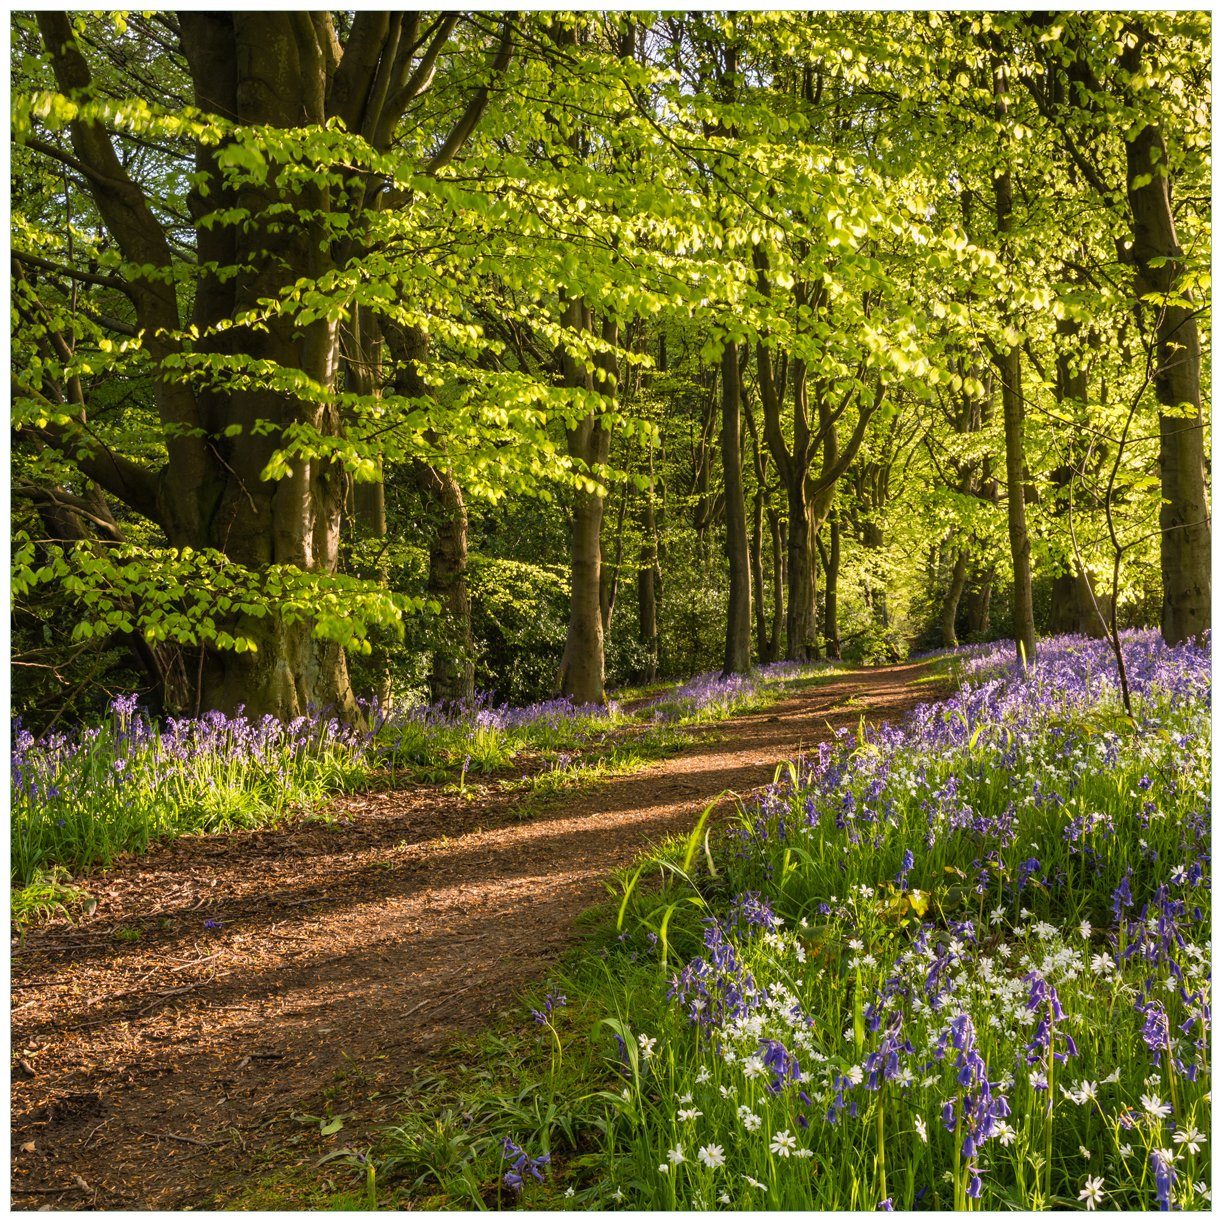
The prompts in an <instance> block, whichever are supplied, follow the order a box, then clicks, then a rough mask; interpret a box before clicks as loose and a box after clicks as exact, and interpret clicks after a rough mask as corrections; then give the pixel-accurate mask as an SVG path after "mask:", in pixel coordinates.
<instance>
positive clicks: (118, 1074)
mask: <svg viewBox="0 0 1222 1222" xmlns="http://www.w3.org/2000/svg"><path fill="white" fill-rule="evenodd" d="M929 676H930V668H929V665H928V664H921V663H908V664H904V665H898V666H890V667H880V668H875V669H869V670H857V671H851V672H848V673H845V674H841V675H838V676H836V677H833V678H828V679H824V680H821V681H816V682H812V683H808V684H805V685H802V686H799V687H797V688H795V689H794V690H793V692H792V694H789V695H787V696H786V697H785V698H784V699H782V700H781V701H780V702H778V703H776V704H773V705H771V706H770V707H769V708H767V709H765V710H763V711H762V712H759V713H754V714H749V715H746V716H742V717H737V718H734V719H733V720H730V721H726V722H721V723H718V724H716V725H713V726H710V727H709V728H708V729H707V731H703V732H701V738H700V741H699V742H698V743H697V744H696V745H695V746H693V747H692V748H690V749H687V750H685V751H684V752H683V753H682V754H681V755H677V756H675V757H673V758H671V759H668V760H666V761H664V762H660V763H656V764H653V765H650V766H649V767H648V768H646V769H643V770H641V771H638V772H634V773H631V774H628V775H624V776H619V777H614V778H611V779H609V780H605V781H600V782H599V783H598V784H596V785H591V786H588V787H583V788H578V789H575V790H573V791H572V792H569V793H564V794H562V795H561V796H560V798H559V799H557V800H556V801H555V802H553V803H551V804H549V805H548V806H547V808H546V809H544V810H543V811H542V812H540V813H535V814H532V815H531V816H530V817H529V818H526V819H524V818H523V817H522V813H521V811H520V809H519V808H520V805H521V796H520V794H515V793H513V792H511V791H505V790H500V791H498V790H497V788H496V787H495V786H493V787H490V789H489V790H487V791H485V792H483V793H481V794H480V795H479V796H478V797H476V798H474V799H472V798H471V797H470V796H469V795H468V796H466V797H464V796H461V795H459V794H457V793H452V792H451V793H446V792H443V791H442V790H441V789H440V788H439V787H436V786H427V785H415V786H411V787H409V788H403V789H397V790H391V791H387V792H368V793H362V794H356V795H349V796H345V797H341V798H337V799H336V800H335V803H334V808H333V813H334V814H336V815H338V816H339V817H338V818H337V819H336V820H335V821H333V822H319V821H312V820H300V821H297V822H295V823H290V824H288V825H286V826H282V827H280V828H277V829H268V830H263V831H253V832H229V833H225V834H222V835H215V836H189V837H183V838H181V839H179V840H176V841H173V842H171V843H169V844H166V845H162V846H160V847H158V848H156V849H155V850H154V851H152V852H150V853H149V854H147V855H145V856H142V857H132V858H128V859H124V860H122V861H120V862H118V863H116V864H115V865H114V866H112V868H111V869H110V870H109V871H106V872H104V873H102V874H100V875H98V876H97V877H96V878H94V879H93V880H91V881H90V883H89V884H87V885H88V889H89V891H90V893H91V894H92V895H93V896H95V897H96V898H97V900H98V905H97V910H96V912H95V913H94V914H93V916H92V917H90V918H89V919H87V920H83V921H79V920H78V921H77V923H69V922H68V921H67V920H62V919H61V920H55V921H51V922H48V923H46V924H44V925H42V926H40V927H38V928H36V929H33V930H28V931H27V932H26V934H25V936H24V938H21V939H15V941H14V948H13V950H14V955H13V961H12V965H13V966H12V1006H13V1011H12V1029H13V1042H12V1056H13V1071H12V1072H13V1095H12V1108H13V1129H12V1149H13V1163H12V1166H13V1205H14V1207H15V1208H17V1209H39V1208H47V1207H49V1208H52V1209H81V1208H111V1209H115V1208H136V1209H180V1208H185V1207H191V1206H195V1207H198V1206H201V1205H204V1206H206V1205H210V1204H211V1205H214V1206H216V1205H223V1204H224V1202H225V1201H226V1200H227V1199H231V1198H232V1197H233V1195H234V1193H235V1192H237V1191H238V1190H239V1189H240V1188H241V1187H242V1185H243V1184H244V1183H245V1182H246V1181H247V1178H248V1177H249V1176H250V1175H251V1174H252V1172H254V1173H256V1174H257V1172H258V1170H259V1168H261V1167H262V1168H267V1167H268V1166H269V1163H271V1162H277V1161H278V1162H280V1163H284V1162H289V1163H301V1164H303V1165H305V1164H308V1163H313V1162H315V1161H316V1160H317V1159H318V1158H319V1157H320V1156H321V1155H322V1154H324V1153H326V1152H327V1151H328V1150H329V1149H333V1148H336V1146H337V1144H338V1145H343V1146H349V1145H353V1144H359V1141H360V1137H361V1135H362V1133H368V1131H369V1130H370V1128H371V1127H372V1126H374V1125H376V1124H378V1123H381V1122H385V1121H389V1120H393V1119H394V1117H395V1116H396V1114H397V1113H396V1103H397V1096H398V1093H399V1092H402V1091H403V1090H404V1089H405V1088H406V1087H408V1086H409V1085H410V1083H411V1081H412V1080H413V1077H414V1076H415V1074H416V1073H417V1072H418V1071H419V1070H420V1068H421V1067H422V1066H424V1065H426V1064H431V1063H434V1062H435V1060H436V1058H437V1057H438V1056H439V1055H441V1054H444V1052H445V1051H446V1050H447V1049H448V1048H450V1047H451V1046H452V1045H453V1044H454V1043H455V1041H456V1040H457V1039H458V1038H459V1037H460V1036H462V1035H463V1034H465V1033H469V1032H471V1031H474V1030H476V1029H478V1028H480V1027H481V1026H484V1025H486V1024H488V1023H489V1022H490V1021H491V1020H493V1019H494V1018H495V1016H496V1015H497V1014H498V1013H500V1012H502V1011H503V1010H504V1009H505V1008H506V1007H507V1006H509V1005H510V1004H511V1003H512V1002H513V1000H514V998H515V995H516V994H517V993H518V992H519V991H520V990H521V988H522V987H523V986H524V985H526V984H528V983H530V982H531V981H534V980H537V979H539V978H541V977H543V976H544V975H545V974H546V973H547V971H548V969H549V967H550V966H551V965H552V964H553V963H554V961H555V959H556V957H557V956H558V955H559V954H560V953H561V952H562V951H563V950H564V949H565V948H566V947H567V946H569V945H571V944H572V943H573V941H574V940H575V937H576V935H575V933H574V929H573V923H574V920H575V918H576V917H577V916H578V914H579V913H580V912H582V910H583V909H586V908H588V907H589V906H590V905H591V904H594V903H597V902H598V901H599V900H600V899H602V898H604V897H605V895H606V892H605V889H604V881H605V880H606V878H607V876H608V875H609V874H610V873H611V871H613V870H614V869H615V868H617V867H620V866H625V865H627V864H629V863H630V862H631V861H633V860H634V859H635V858H637V857H638V856H639V855H640V854H641V853H642V852H643V851H645V850H646V849H647V848H648V847H649V846H650V845H651V844H653V843H656V842H657V841H659V840H662V839H665V838H666V837H668V836H670V835H672V834H675V833H682V832H685V831H687V830H689V829H690V828H691V827H692V825H693V824H694V822H695V820H696V819H697V818H698V817H699V815H700V813H701V812H702V811H703V809H704V808H705V807H706V806H707V805H708V804H709V803H710V802H713V801H714V800H715V799H717V798H718V796H719V795H722V794H723V793H724V792H725V791H727V790H730V791H733V792H735V793H737V794H739V795H746V794H747V793H748V792H749V791H750V790H752V789H754V788H756V787H758V786H761V785H764V784H767V783H768V782H770V781H771V780H772V778H773V775H774V772H775V769H776V765H777V764H778V762H780V761H782V760H785V759H790V758H793V757H794V756H796V755H797V754H798V753H800V752H802V751H804V750H808V749H810V748H811V747H812V746H813V745H815V744H816V743H817V742H819V741H821V740H823V739H825V738H827V737H828V735H829V727H830V729H836V728H840V727H845V726H848V727H855V726H856V725H857V722H858V719H859V718H860V717H862V716H864V717H865V718H866V720H867V721H878V720H893V719H895V718H898V717H900V716H902V715H903V714H904V713H906V712H907V711H909V710H910V709H911V708H912V707H913V706H914V705H916V704H919V703H921V702H923V701H926V700H930V699H933V698H935V697H936V696H937V695H939V694H941V693H940V691H939V690H938V688H937V686H936V685H935V684H933V683H928V682H926V683H917V684H916V685H915V686H914V685H913V682H914V680H918V679H920V678H922V677H929ZM723 804H724V806H725V808H726V809H729V808H730V807H731V806H732V799H730V798H725V799H723ZM324 1111H328V1112H329V1114H331V1115H339V1116H343V1117H345V1127H344V1129H343V1131H342V1132H340V1133H339V1134H337V1135H335V1136H333V1137H322V1136H321V1135H320V1133H319V1125H318V1123H317V1121H316V1120H310V1119H308V1118H309V1117H315V1118H316V1117H318V1116H320V1115H322V1114H323V1112H324ZM401 1112H402V1107H400V1108H399V1113H398V1114H401ZM294 1117H296V1119H295V1118H294ZM303 1117H306V1118H307V1119H304V1120H303V1119H302V1118H303Z"/></svg>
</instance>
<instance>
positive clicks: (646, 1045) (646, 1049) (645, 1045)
mask: <svg viewBox="0 0 1222 1222" xmlns="http://www.w3.org/2000/svg"><path fill="white" fill-rule="evenodd" d="M636 1042H637V1043H638V1044H640V1046H641V1055H642V1056H643V1057H644V1058H645V1059H646V1060H647V1061H648V1060H649V1058H650V1057H651V1056H653V1050H654V1048H656V1047H657V1044H658V1041H657V1040H655V1039H654V1038H653V1037H652V1036H648V1035H645V1034H644V1033H643V1032H642V1033H641V1034H640V1035H638V1036H637V1037H636Z"/></svg>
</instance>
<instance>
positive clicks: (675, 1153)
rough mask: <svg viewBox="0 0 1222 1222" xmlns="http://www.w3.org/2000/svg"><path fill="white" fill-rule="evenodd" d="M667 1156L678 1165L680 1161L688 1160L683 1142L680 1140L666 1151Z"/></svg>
mask: <svg viewBox="0 0 1222 1222" xmlns="http://www.w3.org/2000/svg"><path fill="white" fill-rule="evenodd" d="M666 1157H667V1158H668V1159H669V1160H670V1161H671V1162H672V1163H674V1164H675V1166H676V1167H677V1166H678V1165H679V1164H680V1163H682V1162H686V1161H687V1156H686V1155H685V1154H684V1153H683V1143H682V1142H679V1144H678V1145H676V1146H675V1148H674V1149H673V1150H667V1151H666Z"/></svg>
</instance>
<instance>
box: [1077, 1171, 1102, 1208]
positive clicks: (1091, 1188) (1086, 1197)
mask: <svg viewBox="0 0 1222 1222" xmlns="http://www.w3.org/2000/svg"><path fill="white" fill-rule="evenodd" d="M1078 1200H1079V1201H1085V1202H1086V1208H1087V1209H1094V1208H1095V1206H1096V1205H1098V1204H1099V1202H1100V1201H1102V1200H1103V1176H1101V1175H1096V1176H1094V1177H1093V1178H1092V1177H1091V1176H1089V1175H1088V1176H1087V1177H1086V1183H1085V1184H1083V1185H1082V1191H1081V1192H1079V1193H1078Z"/></svg>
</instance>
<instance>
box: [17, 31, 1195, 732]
mask: <svg viewBox="0 0 1222 1222" xmlns="http://www.w3.org/2000/svg"><path fill="white" fill-rule="evenodd" d="M13 46H14V57H13V139H14V150H13V153H14V181H15V182H16V183H17V184H18V185H17V187H16V188H15V194H14V201H13V253H14V264H13V307H14V309H13V356H14V361H13V369H14V373H13V392H14V421H13V423H14V442H15V444H14V479H13V488H14V498H15V501H14V515H13V527H14V536H13V539H14V548H13V562H14V565H13V591H14V600H15V601H14V641H15V646H16V655H17V656H16V661H17V662H18V667H17V671H16V682H15V699H16V703H17V705H18V706H19V708H20V709H21V710H22V711H24V712H26V713H27V715H28V716H29V718H30V719H31V724H35V725H36V726H37V727H38V728H39V729H41V728H44V727H45V726H47V725H49V724H51V723H52V722H54V721H55V720H57V719H58V720H62V719H63V718H64V717H68V718H79V717H81V716H86V715H99V714H101V713H102V712H103V711H104V708H105V706H106V703H107V701H108V699H109V698H110V697H112V696H114V695H115V694H117V693H122V692H124V691H126V690H128V689H129V688H130V687H131V686H133V685H138V686H139V687H140V688H141V690H142V692H143V694H144V696H145V698H146V699H147V700H148V701H149V702H150V703H151V704H152V705H153V706H154V707H155V708H156V709H157V710H158V711H159V712H163V713H173V714H181V713H184V712H185V713H191V714H199V713H202V712H206V711H207V710H208V709H209V708H213V707H216V708H219V709H221V710H222V711H223V712H225V713H227V714H231V713H232V712H233V711H234V709H235V708H236V706H237V705H238V704H245V705H246V706H247V707H248V708H251V709H253V710H254V711H255V712H257V713H258V714H260V715H261V714H263V713H273V714H276V715H277V716H284V717H289V718H291V717H293V716H305V715H309V713H310V709H311V707H312V706H323V705H329V706H332V707H334V709H335V710H336V712H337V713H339V715H340V716H342V717H345V718H349V719H351V718H353V717H357V716H358V715H359V712H358V710H359V705H358V699H357V698H358V697H363V698H369V697H374V696H376V697H378V698H380V699H381V700H382V701H383V702H385V701H386V700H387V699H388V698H389V697H393V698H395V699H397V700H398V701H400V702H410V701H412V700H415V699H418V698H421V697H422V696H424V695H425V693H426V691H427V693H428V694H429V695H431V697H433V698H437V699H440V698H448V699H454V698H469V697H470V696H471V694H472V693H473V691H474V689H475V686H476V684H477V683H478V685H479V686H480V687H481V688H489V689H492V690H495V691H496V693H497V696H498V698H499V699H508V700H512V701H515V702H527V701H531V700H539V699H545V698H548V697H550V696H551V695H554V694H555V693H556V692H557V691H561V692H563V693H564V694H566V695H569V696H571V697H573V698H574V699H576V700H578V701H579V702H588V701H594V702H597V701H600V700H601V699H602V698H603V696H604V686H605V683H606V681H607V680H608V679H610V680H613V681H617V682H623V681H626V680H629V679H650V678H652V677H653V676H654V675H656V674H659V673H661V674H668V675H682V674H690V673H692V672H694V671H698V670H703V669H707V668H708V667H710V666H713V665H723V666H725V667H726V668H727V669H729V670H732V671H743V670H746V669H747V668H748V667H749V666H750V665H751V663H752V662H753V661H770V660H776V659H778V658H781V657H788V658H793V659H802V658H806V657H808V656H813V655H818V654H820V653H824V652H826V653H829V654H832V655H837V654H839V653H841V652H843V653H844V654H846V655H849V656H852V657H854V658H864V659H867V660H870V659H877V658H882V657H887V656H898V655H902V654H903V653H905V652H906V651H907V650H908V649H910V648H912V647H913V645H914V643H917V644H919V645H920V646H921V647H930V646H933V645H936V644H952V643H954V642H955V641H956V640H957V639H959V638H961V637H963V638H973V639H988V638H991V637H993V636H996V635H998V634H1003V633H1007V632H1011V633H1012V634H1013V635H1014V636H1015V638H1016V639H1018V640H1021V641H1023V642H1024V644H1025V647H1026V648H1027V649H1028V651H1029V650H1030V648H1031V646H1032V644H1033V635H1032V634H1033V632H1034V630H1035V628H1036V627H1040V628H1042V629H1044V628H1046V629H1049V630H1054V631H1064V630H1073V631H1088V632H1091V633H1093V634H1101V633H1102V632H1104V631H1105V629H1108V628H1115V627H1123V626H1124V625H1126V624H1128V625H1137V624H1146V623H1151V622H1153V621H1155V620H1161V622H1162V624H1163V629H1164V633H1165V634H1166V636H1167V639H1168V640H1170V641H1179V640H1182V639H1185V638H1187V637H1192V636H1196V635H1199V633H1200V632H1201V631H1203V629H1204V628H1205V627H1206V626H1207V623H1208V588H1209V575H1208V504H1207V498H1206V485H1205V470H1204V461H1203V454H1204V427H1205V425H1206V424H1207V402H1208V363H1207V362H1204V363H1203V362H1202V359H1201V351H1202V347H1203V346H1207V344H1208V338H1209V313H1208V309H1207V308H1203V307H1202V306H1201V304H1200V303H1201V302H1207V301H1208V293H1209V278H1208V264H1209V240H1210V239H1209V223H1208V216H1209V209H1208V194H1209V168H1208V157H1207V150H1208V139H1209V92H1208V88H1209V82H1208V55H1207V47H1208V18H1207V17H1206V16H1205V15H1203V14H1201V13H1193V12H1175V13H1159V14H1142V15H1140V16H1136V15H1133V14H1125V13H1071V14H1053V13H1041V14H1017V13H994V14H978V15H971V14H949V13H896V12H878V13H864V12H861V13H826V12H821V13H804V12H778V13H768V12H753V13H739V14H720V13H679V14H670V15H659V14H650V13H644V12H642V13H631V14H628V13H614V12H607V13H592V12H591V13H582V14H568V15H565V14H547V13H527V14H509V15H507V14H496V13H471V14H458V13H448V14H447V13H393V14H391V13H363V12H362V13H358V14H350V13H345V12H336V13H334V14H329V13H326V12H316V13H313V14H307V13H304V12H300V13H292V12H287V11H286V12H276V13H245V12H225V13H215V14H197V13H190V12H184V13H172V12H167V13H141V14H126V15H124V14H103V13H82V14H62V13H55V14H52V13H40V14H17V15H15V16H14V19H13ZM1003 454H1004V455H1005V458H1004V459H1003V457H1002V455H1003ZM1155 471H1157V474H1153V472H1155ZM1020 493H1021V495H1020ZM1113 611H1114V613H1115V623H1114V624H1113V623H1112V620H1113Z"/></svg>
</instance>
